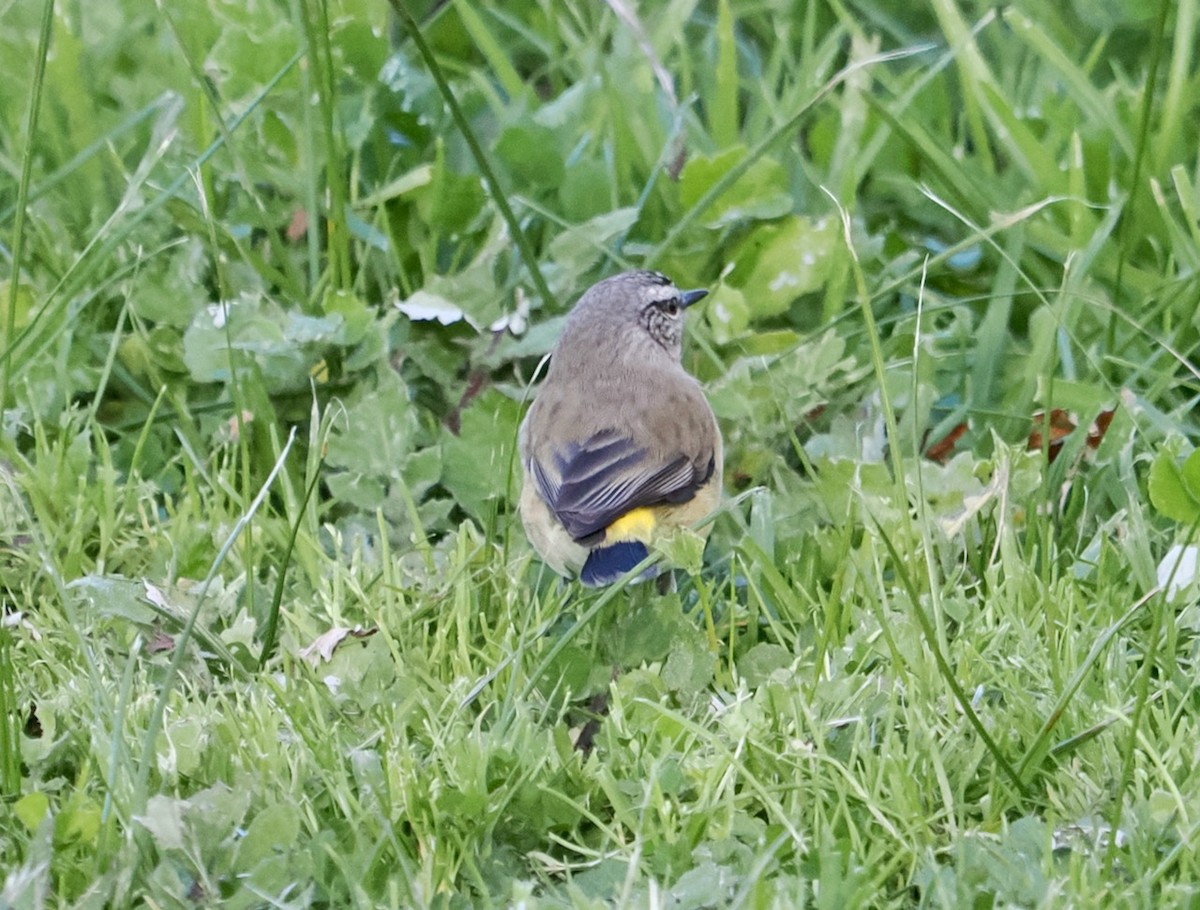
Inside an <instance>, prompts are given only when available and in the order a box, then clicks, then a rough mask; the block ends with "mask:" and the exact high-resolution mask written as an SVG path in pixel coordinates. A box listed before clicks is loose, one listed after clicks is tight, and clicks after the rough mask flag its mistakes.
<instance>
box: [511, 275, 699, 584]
mask: <svg viewBox="0 0 1200 910" xmlns="http://www.w3.org/2000/svg"><path fill="white" fill-rule="evenodd" d="M707 293H708V291H705V290H695V291H680V290H679V289H678V288H676V287H675V285H674V284H672V283H671V281H670V280H669V279H667V278H666V277H664V276H663V275H660V274H659V273H658V272H648V271H634V272H622V273H621V274H619V275H614V276H613V277H611V278H606V279H605V280H603V281H601V282H599V283H598V284H596V285H593V286H592V287H591V288H590V289H589V290H588V291H587V292H586V293H585V294H584V295H583V296H582V297H581V298H580V299H579V302H578V303H577V304H575V308H574V309H573V310H572V311H571V314H570V316H568V317H567V323H566V326H565V327H564V329H563V333H562V336H561V337H560V338H559V340H558V344H557V345H556V346H555V348H554V351H553V353H552V355H551V358H550V368H549V371H548V373H547V375H546V380H545V382H544V383H543V384H542V386H541V389H540V390H539V391H538V394H537V398H536V399H535V401H534V402H533V405H532V406H531V407H530V409H529V413H528V414H526V415H525V420H524V421H523V422H522V424H521V433H520V453H521V464H522V465H523V467H524V469H525V484H524V487H523V488H522V490H521V503H520V509H521V520H522V522H523V524H524V525H525V533H526V534H527V535H528V536H529V540H530V542H531V543H532V544H533V546H534V549H536V550H537V551H538V553H539V554H541V557H542V559H544V560H545V561H546V562H547V563H548V564H549V565H550V567H551V568H553V569H554V570H555V571H556V572H558V573H559V574H560V575H567V576H571V575H575V574H576V573H578V576H579V579H580V581H582V582H583V583H584V584H585V585H588V586H590V587H598V586H602V585H607V584H612V583H613V582H615V581H617V580H618V579H619V578H620V577H621V576H622V575H624V574H625V573H626V572H628V571H629V570H630V569H632V568H634V567H635V566H636V565H637V564H638V563H640V562H641V561H642V560H644V559H645V558H646V557H647V555H649V552H650V550H649V544H650V543H651V541H653V540H655V539H656V538H657V537H658V536H659V535H663V534H666V533H669V532H670V531H671V530H672V529H676V528H680V527H689V526H691V525H692V524H694V523H695V522H696V521H698V520H700V519H701V518H704V517H705V516H706V515H708V514H709V513H710V512H712V511H713V510H714V509H715V508H716V506H717V504H718V502H719V501H720V498H721V455H722V449H721V431H720V429H719V428H718V427H717V420H716V417H714V416H713V412H712V408H711V407H710V406H709V404H708V400H707V399H706V398H705V397H704V392H703V390H702V389H701V388H700V383H698V382H697V381H696V380H695V378H694V377H692V376H691V375H690V374H688V372H687V371H686V370H684V368H683V364H682V362H681V357H682V342H683V313H684V310H686V309H687V308H688V307H689V306H691V305H692V304H693V303H695V302H696V301H698V300H700V299H701V298H703V297H704V296H705V295H706V294H707ZM701 533H707V529H704V530H702V531H701ZM657 574H658V567H657V566H652V567H651V568H650V569H649V570H647V572H646V573H645V574H644V575H643V576H642V577H641V578H640V579H639V580H643V579H646V578H651V577H654V576H655V575H657Z"/></svg>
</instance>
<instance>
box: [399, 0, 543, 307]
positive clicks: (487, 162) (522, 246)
mask: <svg viewBox="0 0 1200 910" xmlns="http://www.w3.org/2000/svg"><path fill="white" fill-rule="evenodd" d="M388 3H389V4H390V5H391V7H392V9H393V10H395V12H396V15H397V16H399V17H400V20H401V21H402V22H403V23H404V28H405V30H406V31H407V32H408V35H409V37H410V38H411V39H412V42H413V44H415V45H416V46H417V50H418V52H419V53H420V54H421V58H422V59H423V60H424V61H425V65H426V66H427V67H428V68H429V73H430V75H431V76H433V81H434V82H435V83H437V87H438V92H439V93H440V94H441V96H442V100H443V101H445V102H446V107H448V108H449V109H450V116H451V117H453V118H454V123H455V124H456V125H457V126H458V129H459V132H461V133H462V136H463V139H464V140H465V141H466V143H467V147H468V148H469V149H470V150H471V157H472V158H474V159H475V164H476V165H477V166H478V168H479V172H480V174H481V175H482V176H483V179H484V180H485V181H486V182H487V185H488V189H489V190H491V193H492V199H493V201H494V202H495V203H496V208H498V209H499V210H500V217H501V218H503V219H504V223H505V224H507V225H508V230H509V232H510V233H511V234H512V238H513V242H514V243H516V245H517V251H518V252H519V253H520V256H521V261H522V262H524V263H525V268H526V269H527V270H528V272H529V279H530V281H532V282H533V285H534V288H535V289H536V290H537V292H538V295H539V296H540V297H541V298H542V300H543V301H544V302H546V303H550V302H552V301H553V300H554V295H553V294H551V293H550V288H549V286H548V285H547V284H546V279H545V277H544V276H543V275H542V270H541V268H540V267H539V265H538V261H537V256H536V255H535V254H534V252H533V247H532V246H531V245H530V243H529V238H528V237H526V236H525V231H524V230H522V229H521V223H520V222H519V221H518V220H517V216H516V215H514V214H513V210H512V207H511V206H509V204H508V198H507V196H506V195H505V193H504V188H503V187H502V186H501V185H500V181H499V180H498V179H497V178H496V172H495V171H494V170H493V169H492V163H491V158H490V156H489V155H488V154H487V152H485V151H484V150H483V146H482V145H480V144H479V139H478V137H476V135H475V131H474V130H473V129H472V128H471V124H470V123H469V122H468V121H467V118H466V115H465V114H464V113H463V112H462V108H461V107H459V105H458V99H457V98H455V96H454V92H453V90H452V89H451V88H450V83H449V82H447V81H446V76H445V74H444V73H443V72H442V67H441V65H440V64H439V63H438V61H437V57H436V56H435V55H434V53H433V49H432V48H430V46H429V44H428V42H426V40H425V36H424V35H423V34H422V33H421V26H420V25H418V24H417V20H416V19H414V18H413V15H412V13H411V12H409V10H408V6H407V5H406V3H405V0H388Z"/></svg>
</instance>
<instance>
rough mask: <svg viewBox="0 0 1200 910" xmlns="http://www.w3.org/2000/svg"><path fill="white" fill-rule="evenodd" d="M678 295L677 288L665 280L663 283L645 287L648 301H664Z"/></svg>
mask: <svg viewBox="0 0 1200 910" xmlns="http://www.w3.org/2000/svg"><path fill="white" fill-rule="evenodd" d="M664 280H665V279H664ZM678 296H679V288H677V287H675V285H673V284H671V282H669V281H667V282H666V283H665V284H659V285H654V286H652V287H648V288H646V300H647V301H648V302H650V303H665V302H666V301H668V300H674V299H675V298H677V297H678Z"/></svg>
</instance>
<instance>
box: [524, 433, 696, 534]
mask: <svg viewBox="0 0 1200 910" xmlns="http://www.w3.org/2000/svg"><path fill="white" fill-rule="evenodd" d="M551 459H552V461H553V464H552V465H549V466H548V465H544V464H542V463H540V462H539V461H538V460H537V459H536V458H531V459H530V469H531V472H532V474H533V478H534V481H535V482H536V484H537V487H538V491H539V492H540V493H541V495H542V499H543V500H545V502H546V504H547V505H548V506H549V507H550V511H552V512H553V513H554V515H555V516H556V517H557V518H558V520H559V521H560V522H562V525H563V527H564V528H566V529H567V533H568V534H570V535H571V537H572V538H574V539H575V540H577V541H583V540H584V539H585V538H587V537H590V536H591V535H593V534H596V533H598V532H600V531H603V530H604V529H605V528H606V527H607V526H608V525H609V524H611V523H612V522H613V521H615V520H616V519H617V518H620V517H621V516H622V515H624V514H625V513H626V512H628V511H630V510H632V509H636V508H639V507H641V506H652V505H658V504H660V503H681V502H687V501H688V500H689V499H691V498H692V497H693V496H694V495H695V494H696V490H698V489H699V488H700V487H701V486H703V484H704V483H705V481H707V480H708V479H709V477H711V476H712V473H713V469H714V467H715V457H714V453H711V452H710V453H709V455H708V458H707V460H704V459H701V460H700V461H699V463H697V461H696V460H693V459H692V458H690V457H689V456H687V455H684V454H679V455H678V456H676V457H673V458H672V457H669V456H668V457H665V458H664V457H662V456H661V455H657V456H656V455H654V454H652V453H651V451H650V450H649V449H647V448H644V447H641V446H639V445H638V444H637V443H636V442H635V441H634V440H632V439H630V438H629V437H628V436H624V435H622V434H621V433H619V432H618V431H617V430H612V429H609V430H602V431H600V432H599V433H595V434H593V435H592V436H591V437H590V438H588V439H586V440H584V441H583V442H581V443H575V442H572V443H569V444H567V445H566V446H565V447H563V448H562V449H560V450H559V451H556V452H554V453H552V455H551Z"/></svg>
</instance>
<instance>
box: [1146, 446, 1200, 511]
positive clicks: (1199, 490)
mask: <svg viewBox="0 0 1200 910" xmlns="http://www.w3.org/2000/svg"><path fill="white" fill-rule="evenodd" d="M1149 492H1150V502H1151V503H1152V504H1153V505H1154V508H1155V509H1157V510H1158V512H1159V513H1160V514H1161V515H1165V516H1166V517H1167V518H1170V519H1172V520H1174V521H1178V522H1180V523H1182V524H1187V525H1192V524H1195V523H1196V522H1197V521H1200V449H1197V450H1195V451H1193V452H1192V454H1191V455H1189V456H1188V457H1187V459H1186V460H1185V461H1184V462H1183V464H1182V465H1180V464H1179V462H1178V461H1177V459H1176V457H1175V455H1174V453H1173V452H1171V451H1170V450H1169V449H1163V450H1162V451H1160V452H1159V453H1158V455H1157V456H1156V457H1155V459H1154V462H1153V464H1151V465H1150V480H1149Z"/></svg>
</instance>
